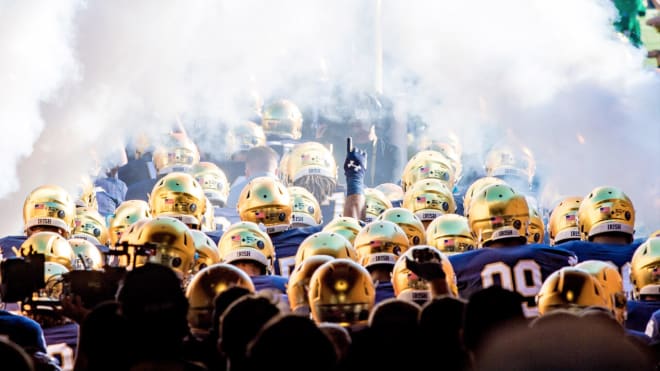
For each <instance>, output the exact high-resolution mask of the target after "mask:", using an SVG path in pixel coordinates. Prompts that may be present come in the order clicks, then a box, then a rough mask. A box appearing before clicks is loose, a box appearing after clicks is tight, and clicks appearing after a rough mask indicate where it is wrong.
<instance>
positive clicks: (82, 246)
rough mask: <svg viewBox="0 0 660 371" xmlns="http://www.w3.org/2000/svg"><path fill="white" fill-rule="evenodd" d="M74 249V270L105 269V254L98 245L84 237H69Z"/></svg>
mask: <svg viewBox="0 0 660 371" xmlns="http://www.w3.org/2000/svg"><path fill="white" fill-rule="evenodd" d="M69 245H71V248H72V249H73V254H74V256H75V258H74V259H73V264H72V265H73V270H77V271H98V270H102V269H103V265H104V264H103V254H101V250H99V248H98V247H96V245H94V244H93V243H92V242H90V241H88V240H85V239H82V238H71V239H69Z"/></svg>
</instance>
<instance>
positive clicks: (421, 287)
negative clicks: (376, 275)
mask: <svg viewBox="0 0 660 371" xmlns="http://www.w3.org/2000/svg"><path fill="white" fill-rule="evenodd" d="M406 258H408V259H410V260H413V261H416V262H418V263H438V264H440V265H442V271H443V272H444V273H445V279H446V281H447V285H448V286H449V291H450V292H451V293H452V294H453V295H454V296H456V297H458V286H456V274H455V273H454V268H453V267H452V266H451V263H450V262H449V259H447V257H446V256H445V255H444V254H443V253H441V252H440V251H438V250H437V249H436V248H434V247H433V246H429V245H418V246H413V247H411V248H410V249H408V251H406V252H405V253H404V254H403V255H401V256H400V257H399V259H398V260H397V261H396V264H394V269H392V287H393V288H394V295H395V296H396V297H397V299H401V300H407V301H412V302H415V303H417V304H419V305H423V304H424V303H425V302H427V301H429V300H431V298H432V293H431V287H430V285H429V283H428V281H426V280H424V279H422V278H420V277H418V276H417V275H416V274H415V273H413V272H412V271H411V270H410V269H408V267H407V266H406Z"/></svg>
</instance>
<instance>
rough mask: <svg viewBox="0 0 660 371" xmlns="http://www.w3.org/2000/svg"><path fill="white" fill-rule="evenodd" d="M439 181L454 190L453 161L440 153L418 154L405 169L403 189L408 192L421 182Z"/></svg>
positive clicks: (409, 161) (426, 152)
mask: <svg viewBox="0 0 660 371" xmlns="http://www.w3.org/2000/svg"><path fill="white" fill-rule="evenodd" d="M426 179H437V180H439V181H440V182H442V183H443V184H444V185H445V186H446V187H447V188H448V189H452V188H454V181H455V178H454V170H453V167H452V164H451V161H450V160H449V159H448V158H447V157H446V156H445V155H443V154H442V153H440V152H438V151H432V150H426V151H420V152H417V154H415V155H414V156H413V157H412V158H410V160H408V163H407V164H406V166H405V167H404V168H403V175H402V176H401V188H403V191H404V192H407V191H408V189H409V188H410V187H412V186H413V184H415V183H417V182H418V181H420V180H426Z"/></svg>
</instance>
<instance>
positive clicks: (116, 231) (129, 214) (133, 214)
mask: <svg viewBox="0 0 660 371" xmlns="http://www.w3.org/2000/svg"><path fill="white" fill-rule="evenodd" d="M108 219H109V224H110V228H108V235H109V238H110V246H116V245H117V243H119V239H120V238H121V235H122V233H124V231H125V230H126V229H127V228H128V227H129V226H130V225H131V224H133V223H135V222H136V221H138V220H141V219H151V211H149V204H148V203H147V202H146V201H143V200H126V201H124V202H122V203H121V204H120V205H119V206H118V207H117V209H115V213H114V214H113V215H112V216H111V217H109V218H108Z"/></svg>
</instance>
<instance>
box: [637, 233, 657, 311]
mask: <svg viewBox="0 0 660 371" xmlns="http://www.w3.org/2000/svg"><path fill="white" fill-rule="evenodd" d="M630 281H632V285H633V297H634V298H635V300H640V299H641V298H642V296H645V295H649V296H660V237H653V238H649V239H647V240H646V241H644V243H642V244H641V245H639V247H637V249H636V250H635V253H634V254H633V257H632V260H631V261H630Z"/></svg>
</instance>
